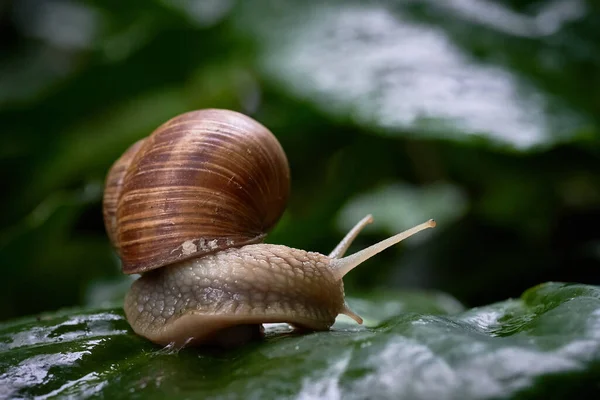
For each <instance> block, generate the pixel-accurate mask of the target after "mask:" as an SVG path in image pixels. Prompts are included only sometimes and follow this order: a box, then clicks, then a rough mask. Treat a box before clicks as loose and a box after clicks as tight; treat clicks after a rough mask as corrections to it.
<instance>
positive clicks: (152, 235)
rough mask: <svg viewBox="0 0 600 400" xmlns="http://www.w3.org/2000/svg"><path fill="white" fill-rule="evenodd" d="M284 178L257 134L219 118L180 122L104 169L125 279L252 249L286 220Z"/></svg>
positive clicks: (231, 116)
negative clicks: (196, 259) (245, 247)
mask: <svg viewBox="0 0 600 400" xmlns="http://www.w3.org/2000/svg"><path fill="white" fill-rule="evenodd" d="M289 186H290V172H289V167H288V162H287V158H286V156H285V153H284V151H283V149H282V148H281V145H280V144H279V142H278V141H277V139H276V138H275V136H273V134H272V133H271V132H270V131H269V130H267V129H266V128H265V127H264V126H262V125H261V124H259V123H258V122H256V121H255V120H253V119H252V118H250V117H247V116H245V115H243V114H240V113H237V112H234V111H228V110H216V109H208V110H199V111H192V112H188V113H185V114H182V115H179V116H177V117H175V118H173V119H171V120H169V121H167V122H166V123H165V124H163V125H161V126H160V127H159V128H158V129H156V130H155V131H154V132H153V133H152V134H151V135H150V136H149V137H148V138H146V139H142V140H140V141H138V142H137V143H135V144H134V145H132V146H131V147H130V148H129V149H128V150H127V151H126V152H125V153H124V154H123V156H122V157H121V158H120V159H119V160H117V162H116V163H115V164H114V165H113V167H112V168H111V170H110V172H109V174H108V178H107V183H106V189H105V196H104V219H105V224H106V226H107V231H108V235H109V237H110V239H111V241H112V242H113V244H114V246H115V247H116V248H117V249H118V251H119V255H120V257H121V261H122V264H123V272H125V273H127V274H133V273H141V272H145V271H149V270H152V269H155V268H159V267H162V266H165V265H169V264H172V263H174V262H178V261H182V260H185V259H190V258H192V257H198V256H201V255H203V254H208V253H212V252H215V251H217V250H224V249H227V248H229V247H234V246H235V247H241V246H243V245H245V244H250V243H258V242H261V241H262V240H263V239H264V237H265V236H266V234H267V232H268V231H269V230H270V229H271V228H272V227H273V226H274V225H275V224H276V222H277V221H278V219H279V218H280V216H281V214H282V213H283V212H284V210H285V206H286V203H287V199H288V195H289Z"/></svg>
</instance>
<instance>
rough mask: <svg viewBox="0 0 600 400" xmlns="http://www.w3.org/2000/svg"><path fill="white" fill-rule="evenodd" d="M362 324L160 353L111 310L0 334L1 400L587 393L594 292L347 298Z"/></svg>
mask: <svg viewBox="0 0 600 400" xmlns="http://www.w3.org/2000/svg"><path fill="white" fill-rule="evenodd" d="M350 303H351V305H352V306H353V307H355V308H356V309H357V311H360V312H361V313H362V314H363V316H365V317H366V321H368V322H367V323H368V325H367V326H358V325H356V324H354V323H350V322H348V321H347V320H342V319H340V320H339V321H338V322H337V323H336V325H334V327H333V329H332V330H331V331H329V332H318V333H311V334H305V335H297V334H293V333H291V332H290V331H289V329H287V328H285V327H283V326H282V325H270V326H269V327H268V329H267V338H266V340H264V341H263V342H259V343H254V344H251V345H248V346H245V347H242V348H239V349H236V350H233V351H229V352H221V351H217V350H215V349H184V350H181V351H177V350H175V349H170V348H164V349H160V348H158V347H156V346H154V345H152V344H150V343H149V342H147V341H146V340H144V339H142V338H139V337H137V336H136V335H134V334H133V333H132V332H131V330H130V328H129V326H128V324H127V322H126V321H125V320H124V318H123V314H122V312H121V311H120V310H117V309H107V310H95V311H91V310H88V311H86V310H67V311H60V312H57V313H54V314H49V315H43V316H40V317H39V318H37V319H36V318H28V319H21V320H18V321H13V322H9V323H4V324H3V325H0V388H2V389H0V390H2V391H3V392H0V396H4V397H11V396H12V397H32V396H39V398H52V397H55V396H56V397H67V396H73V397H87V396H102V397H104V398H117V397H118V398H122V397H124V396H125V397H130V398H149V399H153V398H174V399H178V398H190V397H194V398H227V399H233V398H236V399H237V398H240V399H259V398H299V399H312V398H328V399H337V398H344V399H364V398H369V399H432V398H436V399H475V398H477V399H491V398H540V399H541V398H548V396H549V395H552V398H572V396H576V395H577V394H578V392H577V390H580V389H581V388H587V389H592V390H596V391H598V386H597V384H596V382H597V379H598V376H600V367H599V366H600V288H598V287H594V286H586V285H575V284H573V285H569V284H560V283H547V284H544V285H540V286H538V287H535V288H532V289H530V290H528V291H527V292H525V293H524V295H523V296H522V297H521V298H520V299H515V300H508V301H505V302H501V303H496V304H492V305H490V306H486V307H479V308H476V309H472V310H468V311H463V312H461V306H460V305H459V304H458V303H457V302H456V301H455V300H453V299H451V298H449V297H447V296H445V295H439V294H427V293H410V294H407V293H402V292H399V293H391V292H390V293H387V294H382V293H380V294H378V295H371V296H364V297H361V298H354V299H350Z"/></svg>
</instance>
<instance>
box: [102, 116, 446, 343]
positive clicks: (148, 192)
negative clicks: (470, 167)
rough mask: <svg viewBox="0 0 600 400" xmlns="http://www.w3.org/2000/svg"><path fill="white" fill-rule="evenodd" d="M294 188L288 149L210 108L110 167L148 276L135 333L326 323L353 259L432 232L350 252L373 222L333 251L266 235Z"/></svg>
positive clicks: (184, 335)
mask: <svg viewBox="0 0 600 400" xmlns="http://www.w3.org/2000/svg"><path fill="white" fill-rule="evenodd" d="M289 191H290V171H289V167H288V162H287V158H286V155H285V153H284V151H283V149H282V147H281V145H280V144H279V142H278V141H277V139H276V138H275V136H274V135H273V134H272V133H271V132H270V131H269V130H268V129H267V128H265V127H264V126H263V125H261V124H260V123H258V122H257V121H255V120H253V119H252V118H250V117H248V116H246V115H243V114H241V113H237V112H234V111H229V110H219V109H205V110H197V111H191V112H187V113H184V114H181V115H179V116H176V117H174V118H172V119H171V120H169V121H167V122H166V123H164V124H163V125H161V126H160V127H158V128H157V129H156V130H155V131H154V132H153V133H152V134H151V135H150V136H148V137H147V138H145V139H141V140H140V141H138V142H136V143H134V144H133V145H132V146H131V147H130V148H129V149H127V150H126V151H125V153H124V154H123V155H122V156H121V157H120V158H119V159H118V160H117V161H116V162H115V163H114V164H113V166H112V167H111V168H110V170H109V173H108V176H107V179H106V184H105V191H104V198H103V214H104V222H105V226H106V230H107V233H108V236H109V238H110V241H111V242H112V244H113V246H114V247H115V249H116V251H117V252H118V255H119V257H120V259H121V263H122V269H123V272H124V273H125V274H141V276H140V277H139V278H138V279H137V280H136V281H134V282H133V284H132V286H131V288H130V290H129V291H128V293H127V294H126V297H125V302H124V310H125V316H126V318H127V321H128V322H129V324H130V325H131V327H132V328H133V330H134V332H135V333H137V334H138V335H141V336H143V337H145V338H147V339H149V340H150V341H152V342H154V343H157V344H160V345H169V344H171V345H174V346H177V347H183V346H188V345H202V344H220V345H223V346H230V345H236V344H241V343H244V342H246V341H248V340H250V339H252V338H254V337H255V336H257V335H261V332H262V324H263V323H275V322H284V323H288V324H289V325H291V326H292V327H294V328H297V329H300V330H310V331H318V330H327V329H329V328H330V327H331V325H333V323H334V321H335V318H336V317H337V316H338V314H345V315H347V316H349V317H351V318H352V319H354V320H355V321H356V322H357V323H359V324H361V323H362V318H361V317H359V316H358V315H357V314H356V313H354V312H353V311H351V310H350V308H349V307H348V305H347V304H346V302H345V300H344V287H343V282H342V278H343V276H344V275H346V274H347V273H348V272H349V271H350V270H352V269H353V268H354V267H356V266H357V265H359V264H360V263H362V262H363V261H365V260H367V259H368V258H370V257H372V256H373V255H375V254H377V253H379V252H380V251H382V250H384V249H386V248H388V247H390V246H392V245H393V244H395V243H398V242H399V241H401V240H403V239H405V238H407V237H409V236H411V235H413V234H415V233H417V232H419V231H421V230H423V229H426V228H430V227H434V226H435V222H434V221H433V220H429V221H427V222H425V223H423V224H421V225H418V226H416V227H414V228H411V229H408V230H407V231H405V232H402V233H400V234H397V235H395V236H392V237H390V238H388V239H386V240H383V241H382V242H380V243H378V244H375V245H373V246H371V247H369V248H367V249H364V250H362V251H359V252H357V253H355V254H353V255H351V256H348V257H345V258H342V256H343V255H344V253H345V252H346V250H347V249H348V247H349V246H350V244H351V243H352V241H353V240H354V238H355V237H356V236H357V235H358V233H359V232H360V231H361V230H362V229H363V228H364V227H365V226H366V225H367V224H369V223H370V222H371V221H372V218H371V216H370V215H369V216H367V217H365V218H363V219H362V220H361V221H360V222H358V223H357V224H356V226H354V228H352V229H351V230H350V231H349V232H348V234H347V235H346V236H345V237H344V239H343V240H342V241H341V242H340V243H339V245H338V246H337V247H336V248H335V249H334V250H333V251H332V252H331V253H330V254H329V255H323V254H320V253H316V252H309V251H304V250H300V249H294V248H289V247H286V246H282V245H275V244H266V243H262V241H263V239H264V238H265V236H266V234H267V232H269V231H270V230H271V229H272V228H273V227H274V225H275V224H276V223H277V221H278V219H279V218H280V217H281V215H282V214H283V212H284V209H285V206H286V202H287V199H288V195H289Z"/></svg>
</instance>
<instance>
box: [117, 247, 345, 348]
mask: <svg viewBox="0 0 600 400" xmlns="http://www.w3.org/2000/svg"><path fill="white" fill-rule="evenodd" d="M328 264H329V258H328V257H326V256H324V255H322V254H319V253H313V252H306V251H304V250H298V249H291V248H289V247H286V246H279V245H270V244H255V245H247V246H244V247H241V248H232V249H228V250H224V251H221V252H218V253H216V254H210V255H206V256H203V257H201V258H197V259H193V260H187V261H183V262H180V263H178V264H174V265H170V266H168V267H163V268H160V269H158V270H154V271H151V272H149V273H146V274H145V275H143V276H142V277H141V278H140V279H138V280H137V281H135V282H134V284H133V285H132V287H131V290H130V291H129V293H128V294H127V297H126V299H125V314H126V316H127V320H128V321H129V323H130V324H131V326H132V327H133V329H134V331H135V332H136V333H138V334H139V335H142V336H144V337H146V338H148V339H150V340H151V341H153V342H155V343H159V344H163V345H166V344H169V343H175V344H176V345H184V344H189V343H190V342H192V343H199V342H205V341H208V340H210V339H211V338H214V337H215V335H217V336H218V333H216V332H218V331H219V330H222V329H225V328H228V327H231V326H235V325H241V324H261V323H265V322H287V323H289V324H291V325H294V326H296V327H302V328H308V329H311V330H325V329H328V328H329V327H330V326H331V325H332V324H333V323H334V320H335V317H336V316H337V315H338V314H339V313H340V312H342V311H343V310H344V289H343V284H342V281H341V280H336V279H335V278H334V276H333V274H332V272H331V270H330V269H329V267H328Z"/></svg>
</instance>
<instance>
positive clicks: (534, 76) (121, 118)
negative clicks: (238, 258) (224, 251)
mask: <svg viewBox="0 0 600 400" xmlns="http://www.w3.org/2000/svg"><path fill="white" fill-rule="evenodd" d="M599 4H600V3H598V2H597V1H594V0H589V1H584V0H562V1H561V0H556V1H517V0H512V1H501V0H496V1H493V0H487V1H484V0H481V1H475V0H473V1H471V2H469V1H454V0H449V1H447V2H441V1H434V0H423V1H416V0H412V1H409V0H395V1H391V0H389V1H380V2H375V1H373V2H358V1H354V2H353V1H329V2H324V1H316V0H312V1H311V0H309V1H304V2H299V1H292V0H289V1H283V0H281V1H275V0H271V1H267V0H260V1H243V2H242V1H239V2H236V1H233V0H206V1H196V0H174V1H167V0H144V1H141V0H140V1H131V0H130V1H121V0H119V1H117V0H97V1H79V2H77V1H65V0H52V1H47V0H24V1H8V2H3V3H0V41H1V45H0V132H1V136H0V174H1V175H0V179H1V180H2V185H1V186H0V187H1V197H0V207H1V210H2V212H1V213H0V268H1V271H2V274H3V275H2V279H1V280H0V319H7V318H13V317H17V316H20V315H26V314H32V313H38V312H41V311H44V310H52V309H56V308H59V307H63V306H72V305H90V306H97V305H99V304H102V303H103V302H105V301H108V300H111V299H115V298H117V299H118V298H120V296H121V295H122V293H123V290H124V289H125V288H126V287H127V285H128V284H129V282H130V280H129V279H130V278H127V277H125V276H124V275H122V274H121V273H120V269H119V268H120V267H119V262H118V259H117V258H116V256H115V254H114V253H113V251H112V250H111V248H110V245H109V243H108V239H107V237H106V234H105V232H104V226H103V221H102V212H101V198H102V190H103V188H102V186H103V180H104V177H105V174H106V172H107V170H108V168H109V166H110V165H111V164H112V162H113V161H114V160H116V159H117V158H118V156H119V155H120V154H121V153H122V152H123V151H124V150H125V149H126V148H127V147H128V146H129V145H130V144H131V143H133V142H134V141H135V140H137V139H139V138H141V137H144V136H146V135H148V134H149V133H150V132H151V131H152V130H153V129H154V128H155V127H157V126H158V125H160V124H161V123H162V122H164V121H166V120H167V119H169V118H171V117H173V116H175V115H177V114H179V113H182V112H185V111H189V110H193V109H199V108H207V107H219V108H229V109H234V110H238V111H241V112H244V113H246V114H248V115H251V116H253V117H254V118H255V119H257V120H258V121H260V122H261V123H263V124H264V125H266V126H267V127H269V128H270V129H271V130H272V131H273V132H274V133H275V134H276V135H277V137H278V138H279V140H280V141H281V143H282V145H283V147H284V148H285V150H286V152H287V155H288V158H289V161H290V165H291V171H292V178H293V181H292V195H291V200H290V204H289V207H288V209H287V212H286V214H285V215H284V217H283V218H282V220H281V222H280V223H279V225H278V226H277V228H276V229H275V231H274V232H273V233H272V234H271V235H270V236H269V237H268V241H269V242H274V243H281V244H286V245H289V246H294V247H299V248H303V249H307V250H315V251H320V252H323V253H327V252H329V251H330V250H331V249H332V248H333V247H334V246H335V244H336V243H337V241H338V240H340V239H341V238H342V236H343V235H344V233H345V231H346V230H347V229H348V228H349V227H351V226H352V225H353V224H354V223H355V222H356V221H357V220H358V219H359V218H361V217H362V216H364V215H365V214H366V213H369V212H370V213H373V215H374V217H375V220H376V221H375V223H374V224H373V225H372V226H370V227H369V229H368V230H366V231H365V232H364V233H363V234H362V235H361V236H360V237H359V239H358V240H357V241H356V243H355V245H354V246H353V247H352V250H351V251H355V250H357V249H360V248H362V247H365V246H367V245H370V244H372V243H374V242H375V241H378V240H380V239H382V238H384V237H386V236H388V235H390V234H392V233H394V232H397V231H399V230H402V229H405V228H408V227H410V226H412V225H414V224H416V223H419V222H422V221H424V220H426V219H428V218H435V219H436V220H437V221H438V227H437V228H436V229H435V230H432V231H428V232H427V233H422V234H420V236H419V237H414V238H411V239H410V240H408V241H407V242H405V243H404V244H402V245H399V246H396V247H394V248H392V249H390V250H387V251H386V252H384V253H382V254H380V255H379V256H377V257H376V258H375V259H373V260H371V261H369V262H368V263H365V265H364V266H361V267H360V268H358V269H357V270H355V271H353V272H352V273H351V274H349V275H348V276H347V278H346V279H345V282H346V288H347V289H346V291H347V293H350V294H351V293H353V292H354V293H356V292H357V291H360V290H367V289H371V288H378V287H397V288H412V289H414V288H427V289H438V290H442V291H446V292H448V293H450V294H452V295H454V296H456V297H457V298H458V299H459V300H461V301H462V302H464V303H465V304H467V305H469V306H474V305H479V304H484V303H489V302H493V301H497V300H501V299H505V298H507V297H514V296H518V295H520V293H521V292H522V291H523V290H525V289H526V288H528V287H531V286H533V285H536V284H538V283H541V282H545V281H551V280H555V281H576V282H583V283H589V284H598V283H600V269H599V267H600V263H599V258H600V233H599V232H598V225H599V222H600V207H599V206H600V174H599V172H600V163H599V159H598V156H599V154H600V153H599V142H598V128H599V126H600V124H599V122H600V118H599V115H600V71H599V67H600V6H599Z"/></svg>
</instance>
